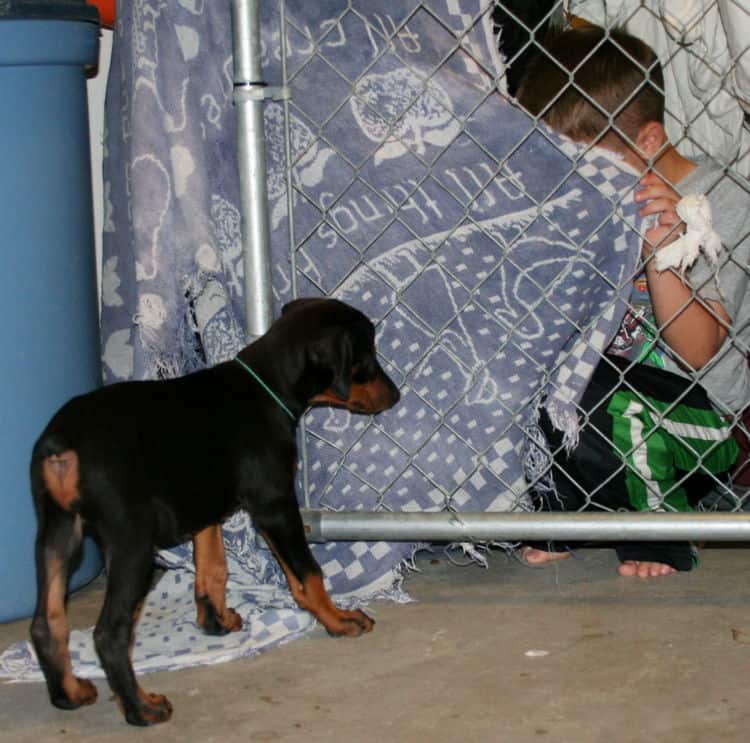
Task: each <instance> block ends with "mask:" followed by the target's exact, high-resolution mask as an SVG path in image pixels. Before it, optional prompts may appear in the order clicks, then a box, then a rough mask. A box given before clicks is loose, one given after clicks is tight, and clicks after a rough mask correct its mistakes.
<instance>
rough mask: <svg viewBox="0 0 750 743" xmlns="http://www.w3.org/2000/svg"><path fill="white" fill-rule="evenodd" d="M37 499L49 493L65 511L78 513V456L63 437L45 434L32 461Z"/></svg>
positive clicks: (33, 485)
mask: <svg viewBox="0 0 750 743" xmlns="http://www.w3.org/2000/svg"><path fill="white" fill-rule="evenodd" d="M31 482H32V489H33V491H34V496H35V500H38V498H39V497H43V494H45V493H46V494H48V495H49V497H50V498H52V500H53V501H54V502H55V503H56V504H57V505H58V506H59V507H60V508H62V509H63V510H64V511H76V510H77V508H76V507H77V505H78V503H79V501H80V497H81V496H80V491H79V487H78V484H79V461H78V454H77V453H76V452H75V450H74V449H73V448H71V447H70V445H69V444H67V442H66V441H65V440H64V438H63V437H62V436H61V435H59V434H45V435H43V436H42V438H40V439H39V441H37V443H36V446H35V447H34V453H33V454H32V458H31Z"/></svg>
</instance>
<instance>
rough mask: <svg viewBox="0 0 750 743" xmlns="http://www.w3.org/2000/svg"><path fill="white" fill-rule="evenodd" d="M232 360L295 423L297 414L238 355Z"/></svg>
mask: <svg viewBox="0 0 750 743" xmlns="http://www.w3.org/2000/svg"><path fill="white" fill-rule="evenodd" d="M234 360H235V361H236V362H237V363H238V364H239V365H240V366H241V367H242V368H243V369H244V370H245V371H246V372H247V373H248V374H249V375H250V376H251V377H252V378H253V379H254V380H255V381H256V382H257V383H258V384H259V385H260V386H261V387H262V388H263V389H264V390H265V391H266V392H267V393H268V394H269V395H270V396H271V397H272V398H273V399H274V401H275V402H276V404H277V405H278V406H279V407H280V408H281V409H282V410H283V411H284V412H285V413H286V414H287V415H288V416H289V417H290V418H291V419H292V420H293V421H294V422H295V423H296V422H297V416H295V415H294V413H292V411H291V410H289V408H288V407H287V406H286V405H284V402H283V400H282V399H281V398H280V397H279V396H278V395H277V394H276V393H275V392H274V391H273V390H272V389H271V388H270V387H269V386H268V385H267V384H266V383H265V382H264V381H263V380H262V379H261V378H260V377H259V376H258V375H257V374H256V373H255V372H254V371H253V370H252V369H251V368H250V367H249V366H248V365H247V364H246V363H245V362H244V361H243V360H242V359H241V358H240V357H239V356H235V357H234Z"/></svg>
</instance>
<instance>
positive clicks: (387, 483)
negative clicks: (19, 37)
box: [2, 0, 638, 678]
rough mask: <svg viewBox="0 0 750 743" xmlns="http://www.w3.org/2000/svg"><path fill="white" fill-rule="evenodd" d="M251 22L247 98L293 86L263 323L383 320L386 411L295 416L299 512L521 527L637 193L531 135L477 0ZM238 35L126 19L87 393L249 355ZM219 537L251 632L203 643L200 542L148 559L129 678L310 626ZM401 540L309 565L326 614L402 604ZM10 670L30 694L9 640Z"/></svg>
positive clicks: (591, 342)
mask: <svg viewBox="0 0 750 743" xmlns="http://www.w3.org/2000/svg"><path fill="white" fill-rule="evenodd" d="M260 5H261V8H262V10H261V13H262V18H261V22H262V42H263V58H262V62H263V69H264V76H265V79H266V81H267V82H268V83H269V85H272V86H281V85H283V84H287V85H288V86H289V92H290V99H289V101H288V102H285V101H269V102H268V103H266V105H265V124H266V140H267V163H268V193H269V211H270V220H271V252H272V264H273V265H272V276H273V290H274V301H275V303H276V310H277V311H278V310H279V309H280V307H281V305H282V304H283V303H284V302H286V301H288V300H289V299H291V298H293V297H294V296H309V295H332V296H336V297H338V298H340V299H343V300H345V301H347V302H350V303H352V304H353V305H355V306H357V307H358V308H359V309H361V310H362V311H364V312H365V313H366V314H367V315H368V316H370V317H371V318H372V319H373V320H374V321H375V322H376V323H377V343H378V347H379V351H380V353H381V356H382V361H383V363H384V366H385V367H386V368H387V370H388V372H389V373H390V374H391V376H392V377H393V379H394V381H396V383H397V384H398V385H399V387H400V388H401V390H402V395H403V397H402V400H401V402H400V403H399V404H398V405H397V406H396V408H394V409H393V410H391V411H388V412H387V413H385V414H383V415H381V416H379V417H377V418H376V419H369V418H365V417H362V416H353V415H350V414H349V413H347V412H345V411H340V410H327V409H315V410H314V411H311V412H310V413H309V414H308V415H307V416H306V418H305V421H304V433H303V434H301V443H302V444H303V445H304V447H305V455H304V458H303V463H304V468H303V470H302V471H301V472H300V478H299V480H300V483H299V484H300V492H301V495H300V498H301V499H302V498H303V497H305V498H306V500H307V503H308V504H309V505H310V506H311V507H314V508H317V507H321V508H332V509H353V510H375V509H388V510H410V511H415V510H427V511H429V510H440V509H450V510H452V511H455V512H457V513H459V515H460V512H461V511H488V510H495V511H499V510H510V509H517V508H528V501H527V496H526V491H527V481H526V477H525V473H524V451H525V442H526V441H527V438H528V435H529V434H530V432H532V431H533V429H534V422H535V415H536V412H537V411H538V405H539V402H540V400H542V399H544V404H545V405H546V406H547V409H548V411H549V412H550V414H551V417H552V418H553V420H554V421H555V422H556V424H557V425H558V427H560V428H562V429H563V430H565V431H566V433H567V434H568V436H569V437H570V438H571V440H572V439H573V438H574V437H575V431H576V425H577V416H576V414H575V402H576V400H577V399H578V398H579V397H580V394H581V393H582V390H583V388H584V386H585V384H586V382H587V380H588V378H589V375H590V373H591V371H592V370H593V367H594V365H595V364H596V361H597V360H598V357H599V353H601V351H602V350H603V349H604V348H606V346H607V344H608V343H609V340H610V339H611V337H612V335H613V333H614V331H615V329H616V327H617V326H618V324H619V322H620V319H621V318H622V315H623V313H624V298H625V297H626V296H627V294H628V286H629V280H628V279H629V277H631V276H632V274H633V272H634V269H635V266H636V262H637V256H638V239H637V234H636V233H635V231H634V230H633V220H634V218H635V217H634V215H635V207H634V205H633V201H632V198H631V190H632V188H633V185H634V181H635V179H634V176H633V175H632V173H630V172H629V171H628V170H627V168H625V167H624V166H621V165H619V164H618V163H616V162H614V161H613V160H611V159H607V158H605V157H603V155H602V154H601V153H596V152H594V153H589V154H583V153H582V151H581V149H580V148H578V147H576V146H574V145H572V144H571V143H569V142H563V141H562V140H560V139H559V138H557V137H555V136H554V135H553V134H552V133H551V132H549V131H548V130H546V129H544V128H542V127H535V125H534V122H533V121H532V120H531V119H529V118H528V117H527V116H526V115H525V114H524V113H523V112H521V111H519V110H518V109H516V108H515V107H514V105H513V103H512V102H511V101H508V100H505V99H504V98H503V97H502V96H501V95H500V94H499V93H498V92H497V91H496V80H497V77H496V76H497V74H498V69H497V66H496V64H495V62H496V59H495V57H496V53H495V52H494V51H493V40H492V36H491V24H490V22H489V18H488V12H489V5H490V4H489V3H487V2H483V1H482V0H429V1H427V2H416V0H407V1H404V2H397V3H395V2H392V0H351V2H343V0H318V1H317V2H307V1H306V0H294V1H291V0H288V1H287V2H286V18H285V20H284V23H283V24H282V22H281V18H280V16H279V8H278V5H279V4H278V3H275V2H264V3H261V4H260ZM282 29H283V30H282ZM231 38H232V33H231V19H230V6H229V2H228V0H227V1H225V2H212V3H208V2H202V1H201V0H167V2H164V0H133V2H130V3H123V4H122V6H121V7H120V8H119V19H118V25H117V29H116V32H115V43H114V51H113V59H112V64H111V72H110V80H109V89H108V99H107V119H106V121H107V137H106V163H105V202H106V221H105V245H104V266H103V286H102V304H103V306H102V344H103V361H104V372H105V380H106V382H113V381H116V380H122V379H144V378H165V377H171V376H175V375H181V374H185V373H188V372H191V371H193V370H195V369H198V368H201V367H203V366H205V365H210V364H214V363H217V362H219V361H222V360H225V359H227V358H229V357H231V356H232V355H233V354H235V353H236V352H237V351H238V350H239V349H240V347H241V346H242V345H243V337H244V329H243V325H244V319H243V312H244V302H243V297H242V293H243V282H242V279H243V276H242V274H243V267H242V255H241V250H240V214H239V212H238V208H237V203H238V200H239V199H238V192H239V188H238V178H237V170H236V162H235V156H236V139H235V138H236V123H235V111H234V109H233V106H232V54H231ZM282 41H283V43H282ZM282 61H283V63H284V64H282ZM284 72H285V73H286V80H284V77H283V76H284ZM287 155H290V156H291V163H289V165H291V168H288V167H287V165H288V163H287ZM290 186H291V193H290V192H289V190H288V189H289V188H290ZM303 490H304V491H306V495H305V496H303V495H302V491H303ZM206 497H210V493H207V494H206ZM224 533H225V538H226V541H227V555H228V560H229V566H230V583H229V601H228V603H229V605H230V606H235V607H237V609H238V610H239V611H240V613H241V614H242V615H243V617H244V619H245V627H244V628H243V630H242V631H241V632H238V633H233V634H230V635H229V636H227V637H223V638H215V637H207V636H205V635H202V634H201V633H200V632H199V631H198V628H197V627H196V625H195V611H194V608H193V568H192V561H191V548H190V546H189V545H183V546H181V547H178V548H176V549H173V550H168V551H164V552H162V553H161V554H160V557H159V559H160V561H161V563H162V565H165V566H167V567H168V568H169V569H168V570H167V571H166V573H165V574H164V576H163V577H162V578H161V580H160V582H159V583H158V584H157V585H156V587H155V588H154V589H153V590H152V592H151V593H150V595H149V597H148V601H147V604H146V607H145V611H144V613H143V616H142V618H141V621H140V623H139V625H138V628H137V637H136V643H135V648H134V653H133V658H134V664H135V668H136V670H137V671H146V670H157V669H165V668H177V667H182V666H188V665H194V664H197V663H214V662H220V661H223V660H227V659H229V658H234V657H239V656H246V655H250V654H252V653H255V652H258V651H259V650H261V649H263V648H265V647H268V646H270V645H273V644H275V643H278V642H280V641H283V640H286V639H289V638H291V637H294V636H296V635H298V634H300V633H302V632H304V631H306V630H307V629H308V628H309V627H310V626H311V623H312V622H311V619H310V616H309V615H308V614H306V613H304V612H301V611H299V610H297V609H296V608H294V606H293V604H292V602H291V598H290V595H289V593H288V591H287V589H286V586H285V583H284V579H283V575H282V574H281V571H280V570H279V568H278V567H277V565H276V563H275V562H274V560H273V558H272V557H271V556H270V553H268V552H267V551H266V550H264V549H262V548H259V547H258V546H257V545H256V542H255V538H254V534H253V532H252V527H251V525H250V523H249V521H248V519H247V517H245V516H244V515H242V514H239V515H237V516H235V517H233V518H232V519H231V520H230V522H229V523H228V524H226V525H225V530H224ZM416 546H417V545H415V544H411V543H398V544H392V543H383V542H377V543H363V542H356V543H334V544H327V545H316V546H314V551H315V555H316V557H317V559H318V561H319V562H320V564H321V565H322V567H323V570H324V573H325V576H326V583H327V585H328V587H329V588H330V590H331V591H332V593H333V594H334V596H335V597H336V600H337V601H338V602H339V603H342V604H344V605H355V604H362V603H364V602H367V601H369V600H371V599H372V598H373V597H376V596H387V597H389V598H391V599H396V600H406V596H405V595H404V594H403V592H402V591H401V588H400V585H401V584H400V579H401V574H402V569H403V565H404V562H405V561H406V560H408V558H409V557H410V556H411V555H412V553H413V551H414V549H415V547H416ZM71 651H72V657H73V662H74V665H75V667H76V669H77V672H78V673H81V674H83V675H84V676H97V675H102V674H101V670H100V669H99V667H98V663H97V660H96V657H95V654H94V652H93V646H92V641H91V633H90V631H87V632H79V631H76V632H74V633H73V637H72V640H71ZM2 672H3V673H4V674H5V675H10V676H14V677H16V678H39V677H40V676H39V672H38V669H37V668H36V665H35V660H34V658H33V655H32V654H31V653H30V651H29V649H28V646H27V645H26V644H25V643H23V644H19V645H16V646H14V647H13V648H11V649H10V650H9V651H7V652H6V653H5V655H4V656H3V659H2Z"/></svg>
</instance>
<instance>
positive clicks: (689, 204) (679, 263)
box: [654, 194, 721, 273]
mask: <svg viewBox="0 0 750 743" xmlns="http://www.w3.org/2000/svg"><path fill="white" fill-rule="evenodd" d="M676 211H677V215H678V216H679V217H680V219H681V220H682V221H683V222H684V223H685V234H684V235H683V236H682V237H678V238H677V239H676V240H675V241H674V242H672V243H669V245H665V246H664V247H663V248H659V249H658V250H657V251H656V253H655V254H654V261H655V267H656V270H657V271H659V272H661V271H666V270H667V269H668V268H675V269H677V270H678V271H679V272H680V273H684V272H685V271H686V270H687V269H688V268H690V266H692V265H693V263H695V261H696V259H697V258H698V255H699V253H700V249H701V248H703V253H704V254H705V256H706V258H707V259H708V260H709V262H710V263H711V265H713V266H715V265H716V263H717V261H718V259H719V251H720V250H721V239H720V238H719V236H718V235H717V234H716V232H714V229H713V219H712V216H711V204H709V202H708V199H707V198H706V197H705V196H704V195H703V194H690V195H689V196H685V197H683V198H682V199H680V201H678V202H677V206H676Z"/></svg>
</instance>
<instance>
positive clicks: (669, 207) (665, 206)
mask: <svg viewBox="0 0 750 743" xmlns="http://www.w3.org/2000/svg"><path fill="white" fill-rule="evenodd" d="M660 212H669V213H671V214H674V215H675V217H676V216H677V213H676V212H675V203H674V201H672V200H671V199H667V198H660V199H651V201H648V202H646V203H645V204H644V205H643V206H642V207H641V208H640V209H639V210H638V214H639V215H640V216H641V217H645V216H647V215H648V214H658V213H660Z"/></svg>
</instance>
